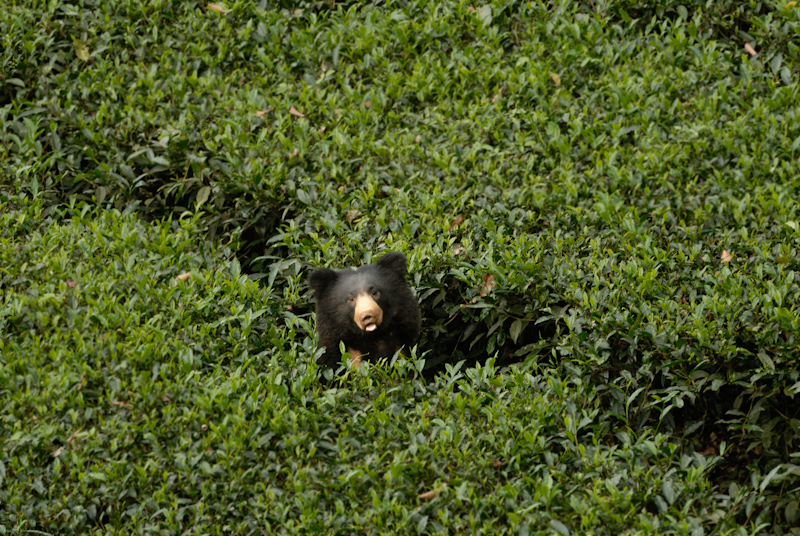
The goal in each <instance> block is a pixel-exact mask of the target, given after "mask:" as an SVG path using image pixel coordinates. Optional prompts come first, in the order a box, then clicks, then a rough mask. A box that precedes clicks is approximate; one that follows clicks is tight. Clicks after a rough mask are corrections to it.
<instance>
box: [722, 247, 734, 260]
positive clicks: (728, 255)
mask: <svg viewBox="0 0 800 536" xmlns="http://www.w3.org/2000/svg"><path fill="white" fill-rule="evenodd" d="M719 260H720V262H723V263H726V262H731V260H733V253H728V252H727V251H725V250H724V249H723V250H722V255H720V258H719Z"/></svg>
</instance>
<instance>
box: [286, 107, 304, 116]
mask: <svg viewBox="0 0 800 536" xmlns="http://www.w3.org/2000/svg"><path fill="white" fill-rule="evenodd" d="M289 113H290V114H291V115H293V116H295V117H305V116H306V114H304V113H302V112H301V111H300V110H298V109H297V108H295V107H294V106H289Z"/></svg>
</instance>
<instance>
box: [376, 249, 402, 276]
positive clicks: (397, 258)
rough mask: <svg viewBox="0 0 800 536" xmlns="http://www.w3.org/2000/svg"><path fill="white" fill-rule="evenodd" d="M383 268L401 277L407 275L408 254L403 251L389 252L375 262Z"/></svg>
mask: <svg viewBox="0 0 800 536" xmlns="http://www.w3.org/2000/svg"><path fill="white" fill-rule="evenodd" d="M375 264H376V265H377V267H378V268H380V269H381V270H386V271H388V272H391V273H393V274H395V275H397V276H399V277H402V278H405V277H406V256H405V255H403V254H402V253H397V252H394V253H387V254H386V255H384V256H383V257H381V258H380V259H378V262H376V263H375Z"/></svg>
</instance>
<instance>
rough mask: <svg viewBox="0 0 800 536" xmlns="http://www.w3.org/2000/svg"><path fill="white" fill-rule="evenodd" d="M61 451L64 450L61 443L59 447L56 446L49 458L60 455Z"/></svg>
mask: <svg viewBox="0 0 800 536" xmlns="http://www.w3.org/2000/svg"><path fill="white" fill-rule="evenodd" d="M62 452H64V445H61V446H60V447H58V448H57V449H56V451H55V452H54V453H52V454H51V455H50V457H51V458H58V457H59V456H61V453H62Z"/></svg>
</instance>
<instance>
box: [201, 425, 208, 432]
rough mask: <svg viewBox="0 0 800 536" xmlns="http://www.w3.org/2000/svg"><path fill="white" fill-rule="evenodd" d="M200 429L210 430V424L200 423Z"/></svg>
mask: <svg viewBox="0 0 800 536" xmlns="http://www.w3.org/2000/svg"><path fill="white" fill-rule="evenodd" d="M200 429H201V430H202V431H204V432H205V431H207V430H208V425H207V424H201V425H200Z"/></svg>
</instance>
